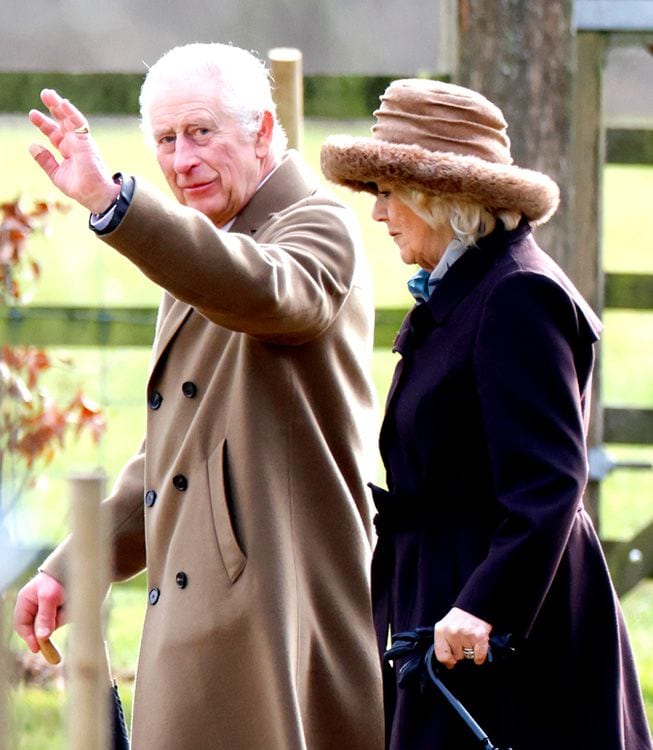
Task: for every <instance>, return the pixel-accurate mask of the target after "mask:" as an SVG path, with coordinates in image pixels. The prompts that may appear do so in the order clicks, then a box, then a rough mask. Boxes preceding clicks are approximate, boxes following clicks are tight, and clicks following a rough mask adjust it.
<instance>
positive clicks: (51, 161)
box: [29, 143, 59, 179]
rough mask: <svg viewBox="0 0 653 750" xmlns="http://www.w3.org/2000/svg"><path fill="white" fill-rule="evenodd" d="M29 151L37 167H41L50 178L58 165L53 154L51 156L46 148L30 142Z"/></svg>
mask: <svg viewBox="0 0 653 750" xmlns="http://www.w3.org/2000/svg"><path fill="white" fill-rule="evenodd" d="M29 152H30V154H31V155H32V158H33V159H34V160H35V161H36V163H37V164H38V165H39V167H41V169H42V170H43V171H44V172H45V173H46V174H47V176H48V177H49V178H50V179H52V178H53V175H54V173H55V171H56V169H57V167H58V166H59V165H58V164H57V160H56V159H55V158H54V156H52V154H51V153H50V152H49V151H48V150H47V148H44V147H43V146H40V145H39V144H38V143H31V144H30V145H29Z"/></svg>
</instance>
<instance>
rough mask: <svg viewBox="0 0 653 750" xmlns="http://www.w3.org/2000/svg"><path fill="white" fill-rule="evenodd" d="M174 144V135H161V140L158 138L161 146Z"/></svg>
mask: <svg viewBox="0 0 653 750" xmlns="http://www.w3.org/2000/svg"><path fill="white" fill-rule="evenodd" d="M174 142H175V136H174V135H162V136H161V138H159V143H160V144H161V145H162V146H168V145H170V144H171V143H174Z"/></svg>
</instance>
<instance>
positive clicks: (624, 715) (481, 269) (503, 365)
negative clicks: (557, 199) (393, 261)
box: [373, 223, 652, 750]
mask: <svg viewBox="0 0 653 750" xmlns="http://www.w3.org/2000/svg"><path fill="white" fill-rule="evenodd" d="M600 330H601V324H600V322H599V320H598V319H597V317H596V316H595V315H594V313H593V312H592V311H591V309H590V308H589V306H588V305H587V304H586V302H585V301H584V300H583V299H582V298H581V296H580V295H579V293H578V291H577V290H576V289H575V288H574V287H573V285H572V284H571V282H570V281H569V280H568V278H567V277H566V276H565V275H564V273H563V272H562V271H561V269H560V268H559V267H558V266H557V265H556V264H555V263H554V261H553V260H552V259H551V258H550V257H549V256H548V255H547V254H546V253H544V252H543V251H542V250H541V249H540V248H539V247H538V246H537V245H536V243H535V241H534V239H533V236H532V233H531V230H530V227H529V226H528V225H527V224H526V223H523V224H522V225H520V226H519V227H518V228H517V229H516V230H514V231H509V232H507V231H505V230H504V229H503V228H502V226H501V225H500V226H499V228H498V229H497V230H495V232H493V233H492V234H491V235H489V236H488V237H486V238H484V239H483V240H481V241H480V242H479V247H478V248H471V249H469V250H468V251H467V252H466V253H465V255H463V257H462V258H461V259H460V260H458V261H457V262H456V263H455V264H454V265H453V266H452V267H451V268H450V270H449V271H448V272H447V274H446V275H445V277H444V278H443V280H442V281H441V282H440V284H439V285H438V286H437V287H436V289H435V291H434V292H433V294H432V295H431V297H430V299H429V300H428V301H427V302H425V303H423V304H420V305H417V306H416V307H414V308H413V310H412V311H411V312H410V313H409V314H408V316H407V318H406V319H405V321H404V324H403V326H402V329H401V331H400V333H399V335H398V337H397V340H396V343H395V349H396V351H398V352H399V353H400V354H401V361H400V362H399V364H398V366H397V370H396V372H395V375H394V378H393V382H392V385H391V388H390V392H389V394H388V400H387V404H386V415H385V419H384V422H383V426H382V430H381V437H380V448H381V454H382V457H383V461H384V465H385V468H386V471H387V487H388V491H387V492H385V491H383V490H380V489H378V488H373V490H374V496H375V501H376V503H377V507H378V509H379V515H378V516H377V530H378V533H379V540H378V544H377V547H376V551H375V557H374V563H373V596H374V603H375V624H376V630H377V637H378V642H379V649H380V651H381V652H383V650H384V649H385V648H386V644H387V634H388V627H390V628H391V630H392V632H399V631H403V630H410V629H413V628H416V627H421V626H432V625H433V624H434V623H435V622H436V621H437V620H439V619H440V618H442V617H443V616H444V615H445V614H446V613H447V612H448V611H449V609H450V608H451V607H452V606H457V607H460V608H462V609H464V610H466V611H468V612H471V613H472V614H474V615H476V616H477V617H480V618H482V619H483V620H486V621H487V622H489V623H491V624H492V625H493V628H494V632H501V633H510V634H512V637H513V639H514V643H515V644H516V646H517V652H516V655H515V656H514V657H513V658H511V659H509V660H506V661H505V662H504V663H502V664H497V663H495V664H492V665H484V666H482V667H477V666H475V665H473V664H469V663H460V664H459V665H458V666H456V667H455V668H454V669H453V670H451V671H450V672H448V673H447V674H446V675H445V677H446V678H447V683H448V684H449V686H450V688H451V689H452V691H453V692H454V693H455V694H457V695H458V697H460V698H461V700H462V701H463V702H464V703H465V705H466V706H467V708H468V709H469V710H470V711H471V712H472V714H473V715H474V716H476V718H477V719H478V720H479V722H480V723H481V725H482V726H483V727H484V729H486V730H487V731H488V734H489V736H490V738H491V739H492V740H493V741H494V742H495V743H497V744H501V745H509V746H511V747H512V748H513V750H545V748H546V750H626V749H627V750H650V748H651V747H652V745H651V739H650V734H649V730H648V727H647V723H646V718H645V715H644V711H643V706H642V700H641V694H640V688H639V685H638V681H637V676H636V673H635V667H634V664H633V658H632V654H631V650H630V646H629V642H628V637H627V634H626V630H625V626H624V622H623V618H622V614H621V610H620V607H619V602H618V599H617V597H616V595H615V592H614V589H613V586H612V583H611V581H610V577H609V574H608V570H607V567H606V563H605V559H604V556H603V554H602V550H601V547H600V544H599V540H598V538H597V535H596V533H595V530H594V527H593V525H592V522H591V520H590V518H589V516H588V515H587V513H586V512H585V510H584V509H583V504H582V496H583V492H584V489H585V486H586V482H587V468H588V467H587V454H586V431H587V430H586V428H587V419H588V411H589V403H588V401H589V392H590V385H591V383H590V381H591V374H592V365H593V357H594V354H593V345H594V343H595V342H596V340H597V339H598V336H599V333H600ZM385 677H386V711H387V715H388V724H389V727H388V746H389V747H390V748H392V750H399V749H400V750H422V748H424V750H426V748H428V749H429V750H433V749H436V750H466V748H475V747H477V746H478V745H477V744H476V743H477V741H475V740H473V738H472V735H471V733H469V730H468V729H467V728H466V727H465V726H464V725H463V723H462V721H461V720H460V718H459V717H458V716H457V715H456V714H455V713H454V712H453V711H452V709H451V708H450V707H449V706H448V705H447V704H445V702H444V701H443V700H442V698H441V696H439V695H438V694H437V693H431V692H429V691H428V690H427V691H426V693H424V694H420V693H419V691H416V690H415V691H413V690H408V689H403V688H400V689H396V686H395V684H394V681H395V673H394V671H393V670H388V671H387V672H386V675H385Z"/></svg>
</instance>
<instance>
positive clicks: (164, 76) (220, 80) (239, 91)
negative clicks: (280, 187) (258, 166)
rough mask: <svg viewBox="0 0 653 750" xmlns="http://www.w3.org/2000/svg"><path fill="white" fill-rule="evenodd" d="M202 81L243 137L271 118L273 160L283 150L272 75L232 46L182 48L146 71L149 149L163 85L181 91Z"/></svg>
mask: <svg viewBox="0 0 653 750" xmlns="http://www.w3.org/2000/svg"><path fill="white" fill-rule="evenodd" d="M194 76H197V77H199V78H202V79H205V80H206V83H207V87H210V86H213V85H215V87H216V92H219V96H220V99H219V104H220V106H221V107H222V109H223V110H224V111H225V112H226V113H227V114H228V115H229V116H230V117H231V118H232V119H233V120H234V121H235V122H237V123H240V125H241V127H242V129H243V134H244V135H245V136H246V137H249V138H252V139H253V138H254V136H255V135H256V133H257V132H258V129H259V127H260V124H261V114H262V113H263V112H265V111H269V112H271V113H272V116H273V118H274V130H273V137H272V143H271V146H270V149H271V152H272V154H273V156H275V157H276V158H277V159H279V158H281V155H282V154H283V152H284V151H285V150H286V148H287V145H288V139H287V137H286V133H285V132H284V130H283V128H282V126H281V124H280V123H279V120H278V117H277V108H276V105H275V102H274V99H273V98H272V88H271V85H272V81H271V76H270V71H269V70H268V69H267V68H266V66H265V63H264V62H263V61H262V60H261V59H259V58H258V57H257V56H256V55H255V54H254V53H252V52H248V51H247V50H244V49H241V48H240V47H234V46H232V45H230V44H219V43H213V44H201V43H194V44H185V45H183V46H180V47H174V48H173V49H171V50H170V51H169V52H166V53H165V54H164V55H163V56H162V57H160V58H159V60H157V62H155V63H154V65H152V67H151V68H149V70H148V72H147V75H146V76H145V81H144V82H143V86H142V87H141V94H140V110H141V129H142V131H143V134H144V136H145V139H146V140H147V141H148V143H149V144H150V145H153V135H152V125H151V122H150V111H151V107H152V102H153V100H154V98H155V97H156V96H157V94H158V93H159V92H160V89H161V87H162V86H163V85H170V84H171V83H172V84H175V83H176V84H178V85H179V86H184V84H185V83H186V82H187V81H188V79H189V78H192V77H194Z"/></svg>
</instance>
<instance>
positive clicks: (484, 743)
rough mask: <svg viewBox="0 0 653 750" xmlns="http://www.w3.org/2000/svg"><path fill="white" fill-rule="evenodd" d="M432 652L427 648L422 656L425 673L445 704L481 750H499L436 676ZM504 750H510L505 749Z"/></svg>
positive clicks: (430, 648) (430, 647)
mask: <svg viewBox="0 0 653 750" xmlns="http://www.w3.org/2000/svg"><path fill="white" fill-rule="evenodd" d="M433 651H434V647H433V646H429V649H428V651H427V652H426V654H425V656H424V662H425V664H426V671H427V673H428V676H429V679H430V680H431V682H432V683H433V684H434V685H435V686H436V687H437V689H438V690H439V691H440V692H441V693H442V695H443V696H444V698H445V699H446V701H447V703H449V705H450V706H451V707H452V708H453V709H454V711H456V713H457V714H458V716H460V718H461V719H462V720H463V721H464V722H465V724H466V725H467V726H468V728H469V729H470V731H471V732H472V734H473V735H474V736H475V737H476V739H477V740H478V741H479V742H480V743H481V747H482V748H483V750H500V748H498V747H497V746H496V745H494V744H492V742H491V741H490V738H489V737H488V736H487V733H486V732H485V730H484V729H482V727H481V725H480V724H479V723H478V722H477V721H476V719H475V718H474V717H473V716H472V715H471V714H470V713H469V711H468V710H467V709H466V708H465V706H464V705H463V704H462V703H461V702H460V701H459V700H458V698H456V696H455V695H454V694H453V693H452V692H451V690H449V688H448V687H447V686H446V685H445V684H444V682H442V680H441V679H440V678H439V677H438V676H437V674H436V673H435V669H433V661H434V659H435V654H434V653H433ZM506 750H510V748H506Z"/></svg>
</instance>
